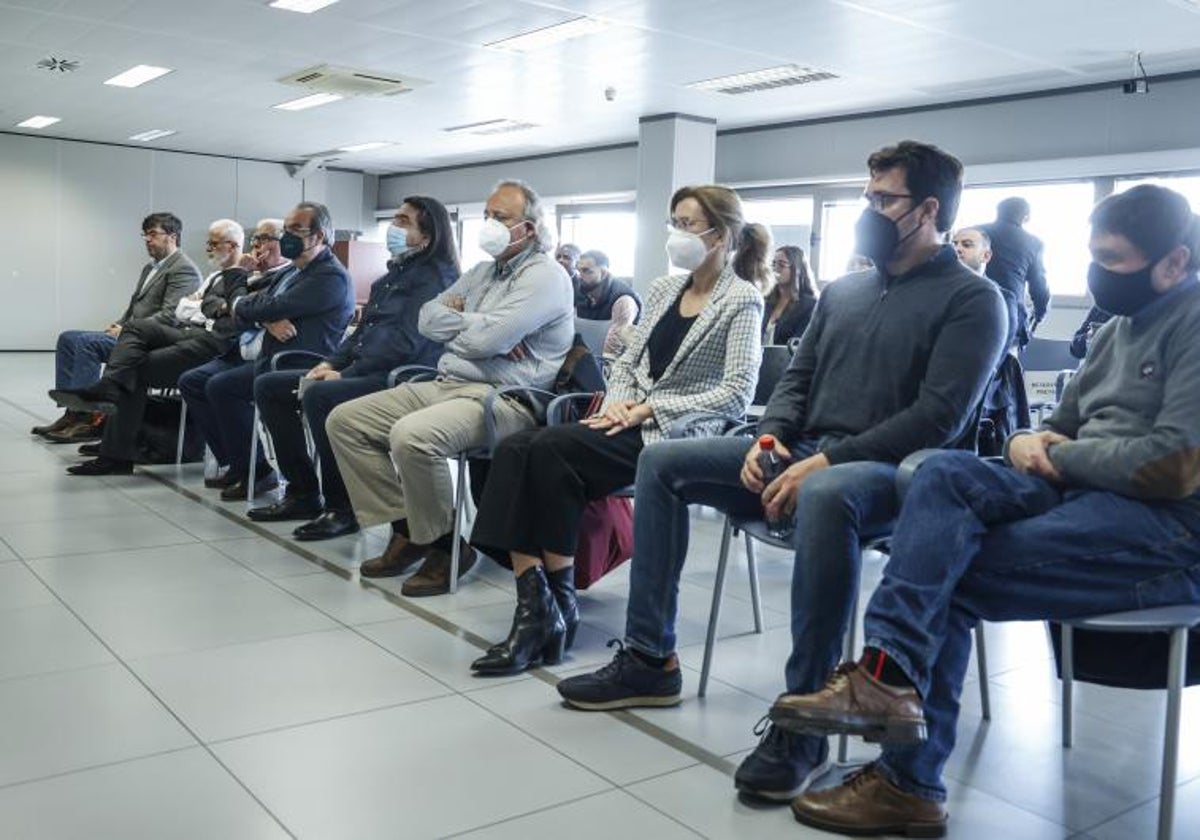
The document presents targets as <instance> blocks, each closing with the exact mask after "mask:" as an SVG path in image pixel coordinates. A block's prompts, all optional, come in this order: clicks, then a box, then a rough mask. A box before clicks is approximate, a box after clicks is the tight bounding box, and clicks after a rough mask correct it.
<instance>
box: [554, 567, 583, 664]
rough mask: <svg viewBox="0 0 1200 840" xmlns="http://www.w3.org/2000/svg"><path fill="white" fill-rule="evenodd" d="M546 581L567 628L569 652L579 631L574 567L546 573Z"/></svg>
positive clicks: (567, 647)
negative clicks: (576, 632)
mask: <svg viewBox="0 0 1200 840" xmlns="http://www.w3.org/2000/svg"><path fill="white" fill-rule="evenodd" d="M546 580H547V581H549V582H550V591H551V592H553V593H554V600H555V601H556V602H557V603H558V611H559V612H560V613H562V617H563V624H565V625H566V626H567V646H566V649H567V650H570V649H571V646H572V645H573V644H575V631H576V630H578V629H579V600H578V599H577V598H576V597H575V567H574V566H567V567H566V568H565V569H559V570H558V571H557V572H546Z"/></svg>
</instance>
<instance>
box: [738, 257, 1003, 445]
mask: <svg viewBox="0 0 1200 840" xmlns="http://www.w3.org/2000/svg"><path fill="white" fill-rule="evenodd" d="M1007 330H1008V313H1007V310H1006V308H1005V305H1004V301H1003V299H1002V298H1001V296H1000V292H999V291H998V290H997V289H996V285H995V284H994V283H992V282H991V281H990V280H987V279H985V278H982V277H979V276H977V275H975V274H973V273H972V272H971V271H970V270H969V269H967V268H966V267H965V266H963V265H962V263H960V262H959V261H958V257H957V255H956V254H955V253H954V249H953V248H952V247H950V246H949V245H946V246H944V247H943V248H942V249H941V250H939V251H938V252H937V253H936V254H935V255H934V256H933V257H932V258H931V259H930V260H929V261H928V262H925V263H923V264H922V265H919V266H917V267H916V268H914V269H912V270H911V271H909V272H908V273H907V274H904V275H901V276H899V277H890V278H889V277H887V276H885V275H883V274H881V273H880V272H878V271H875V270H872V271H865V272H860V273H858V274H850V275H847V276H846V277H843V278H841V279H840V280H837V281H836V282H834V283H831V284H830V285H829V286H828V287H827V288H826V289H825V291H824V292H823V293H822V294H821V297H820V300H819V302H818V303H817V309H816V312H815V313H814V314H813V318H812V321H811V322H810V324H809V326H808V329H807V330H805V332H804V337H803V338H802V339H801V340H800V347H799V349H798V350H797V351H796V355H795V357H794V358H793V359H792V363H791V365H790V366H789V367H788V369H787V372H786V373H784V375H783V378H782V379H780V381H779V384H778V385H777V386H776V388H775V391H774V393H772V395H771V400H770V402H769V403H768V404H767V408H766V411H765V413H764V414H763V418H762V421H761V422H760V423H759V431H760V432H761V433H762V434H772V435H775V436H776V437H777V438H778V439H779V440H780V441H782V442H783V443H784V445H788V444H790V443H792V442H793V441H795V440H796V439H797V438H801V437H816V438H821V451H822V452H824V453H825V457H827V458H828V459H829V461H830V463H832V464H841V463H846V462H849V461H887V462H891V463H899V462H900V461H901V460H903V459H904V457H905V456H906V455H908V454H909V453H912V452H915V451H917V450H918V449H926V448H937V447H944V446H950V445H952V444H954V443H955V442H956V441H957V440H958V439H959V438H960V437H961V436H962V435H963V433H964V432H966V431H967V429H968V427H969V425H970V423H971V421H972V420H973V419H974V415H975V409H976V407H977V406H978V405H979V401H980V399H981V398H982V396H983V391H984V388H985V387H986V386H987V383H988V381H989V380H990V379H991V377H992V374H993V373H994V372H995V370H996V366H997V365H998V364H999V361H1000V355H1001V353H1002V352H1003V351H1004V340H1005V335H1006V333H1007Z"/></svg>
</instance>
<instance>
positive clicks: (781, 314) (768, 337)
mask: <svg viewBox="0 0 1200 840" xmlns="http://www.w3.org/2000/svg"><path fill="white" fill-rule="evenodd" d="M771 268H772V269H773V270H774V272H775V286H774V287H773V288H772V289H771V291H770V292H768V293H767V300H766V305H765V306H764V308H763V309H764V311H763V323H762V343H763V344H787V343H788V342H789V341H791V340H792V339H793V338H799V337H800V336H801V335H803V334H804V330H805V328H806V327H807V326H808V321H809V319H810V318H812V313H813V310H814V309H816V308H817V286H816V284H815V283H814V282H813V279H812V272H811V271H810V270H809V268H808V259H807V258H806V257H805V256H804V249H802V248H798V247H796V246H795V245H784V246H782V247H781V248H778V249H777V250H776V251H775V258H774V260H773V261H772V262H771Z"/></svg>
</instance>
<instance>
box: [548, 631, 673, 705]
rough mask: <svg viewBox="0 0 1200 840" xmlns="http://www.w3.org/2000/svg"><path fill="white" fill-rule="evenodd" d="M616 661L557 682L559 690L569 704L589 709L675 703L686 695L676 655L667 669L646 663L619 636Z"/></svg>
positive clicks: (614, 640)
mask: <svg viewBox="0 0 1200 840" xmlns="http://www.w3.org/2000/svg"><path fill="white" fill-rule="evenodd" d="M614 644H616V645H618V647H617V655H616V656H614V657H613V661H612V662H610V663H608V664H607V665H605V666H604V667H603V668H601V669H600V670H599V671H595V672H593V673H591V674H582V675H580V676H578V677H568V678H567V679H565V680H563V681H562V682H560V683H559V684H558V693H559V694H561V695H562V697H563V699H564V700H566V701H567V704H568V705H570V706H574V707H575V708H577V709H586V710H587V711H589V712H605V711H609V710H611V709H628V708H632V707H634V706H676V705H678V704H679V701H680V700H682V699H683V698H682V697H681V696H680V691H682V690H683V675H682V674H680V673H679V660H678V659H677V658H676V657H675V655H674V654H672V655H671V659H670V661H668V663H667V667H665V668H655V667H653V666H652V665H647V664H646V663H645V662H643V661H642V660H641V659H639V658H638V657H637V656H636V655H634V653H633V652H632V651H630V650H628V649H627V648H626V647H625V645H624V644H622V643H621V641H620V639H611V640H609V642H608V646H609V647H612V646H613V645H614Z"/></svg>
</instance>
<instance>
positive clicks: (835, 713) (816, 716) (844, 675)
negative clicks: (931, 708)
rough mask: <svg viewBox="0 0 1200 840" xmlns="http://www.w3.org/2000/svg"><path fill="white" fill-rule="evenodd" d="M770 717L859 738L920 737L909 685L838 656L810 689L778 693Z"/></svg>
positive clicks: (910, 740)
mask: <svg viewBox="0 0 1200 840" xmlns="http://www.w3.org/2000/svg"><path fill="white" fill-rule="evenodd" d="M771 722H772V723H775V724H776V725H778V726H781V727H783V728H784V729H786V730H788V731H790V732H803V733H806V734H809V735H842V734H846V735H861V736H862V738H863V740H864V741H874V742H884V743H888V744H916V743H920V742H921V741H924V740H925V712H924V710H923V709H922V707H921V698H920V697H919V696H917V692H916V690H915V689H914V688H912V687H911V686H908V687H905V688H899V687H897V686H893V685H887V684H886V683H882V682H880V681H879V680H877V679H875V678H874V677H872V676H871V675H870V674H868V673H867V671H866V669H865V668H863V667H861V666H860V665H859V664H858V663H856V662H844V663H842V664H841V665H839V666H838V667H837V670H836V671H834V672H833V676H832V677H830V678H829V682H827V683H825V687H824V688H822V689H821V690H820V691H818V692H817V693H816V694H781V695H780V696H779V699H778V700H776V701H775V705H773V706H772V707H771Z"/></svg>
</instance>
